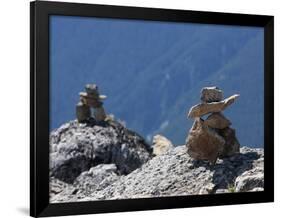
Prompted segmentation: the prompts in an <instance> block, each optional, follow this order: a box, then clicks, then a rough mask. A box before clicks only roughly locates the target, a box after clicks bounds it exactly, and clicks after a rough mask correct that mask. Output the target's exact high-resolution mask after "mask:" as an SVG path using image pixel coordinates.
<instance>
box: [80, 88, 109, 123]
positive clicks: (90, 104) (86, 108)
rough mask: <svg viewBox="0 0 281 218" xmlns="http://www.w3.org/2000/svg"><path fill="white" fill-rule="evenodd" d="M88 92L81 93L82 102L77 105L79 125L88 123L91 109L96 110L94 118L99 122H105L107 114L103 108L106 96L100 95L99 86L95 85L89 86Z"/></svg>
mask: <svg viewBox="0 0 281 218" xmlns="http://www.w3.org/2000/svg"><path fill="white" fill-rule="evenodd" d="M85 90H86V92H80V93H79V96H80V101H79V102H78V104H77V105H76V117H77V120H78V122H79V123H82V122H85V121H87V120H88V119H89V118H90V117H91V108H93V110H94V118H95V120H96V121H97V122H101V121H104V120H105V118H106V113H105V110H104V108H103V102H102V100H104V99H105V98H106V96H105V95H100V94H99V91H98V86H97V85H95V84H87V85H86V86H85Z"/></svg>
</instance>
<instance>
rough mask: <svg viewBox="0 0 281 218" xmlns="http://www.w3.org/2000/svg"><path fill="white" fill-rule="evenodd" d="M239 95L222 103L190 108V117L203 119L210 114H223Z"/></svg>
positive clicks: (203, 104)
mask: <svg viewBox="0 0 281 218" xmlns="http://www.w3.org/2000/svg"><path fill="white" fill-rule="evenodd" d="M238 97H239V95H237V94H235V95H232V96H230V97H228V98H226V99H225V100H223V101H220V102H212V103H201V104H197V105H195V106H193V107H192V108H190V110H189V113H188V117H190V118H195V117H202V116H204V115H206V114H208V113H214V112H221V111H223V110H224V109H225V108H227V107H228V106H229V105H231V104H232V103H233V102H234V101H235V99H236V98H238Z"/></svg>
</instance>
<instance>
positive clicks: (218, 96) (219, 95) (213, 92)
mask: <svg viewBox="0 0 281 218" xmlns="http://www.w3.org/2000/svg"><path fill="white" fill-rule="evenodd" d="M222 99H223V92H222V90H220V89H219V88H218V87H204V88H203V89H202V90H201V101H202V102H204V103H211V102H218V101H221V100H222Z"/></svg>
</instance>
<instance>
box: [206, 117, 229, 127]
mask: <svg viewBox="0 0 281 218" xmlns="http://www.w3.org/2000/svg"><path fill="white" fill-rule="evenodd" d="M204 124H205V125H207V126H209V127H211V128H214V129H224V128H226V127H229V126H230V125H231V122H230V121H229V120H228V119H227V118H226V117H225V116H224V115H223V114H222V113H212V114H211V115H210V116H208V117H207V119H206V120H205V121H204Z"/></svg>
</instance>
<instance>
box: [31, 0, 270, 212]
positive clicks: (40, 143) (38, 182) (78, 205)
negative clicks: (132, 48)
mask: <svg viewBox="0 0 281 218" xmlns="http://www.w3.org/2000/svg"><path fill="white" fill-rule="evenodd" d="M50 15H64V16H83V17H107V18H121V19H124V18H125V19H136V20H154V21H169V22H191V23H204V24H224V25H240V26H257V27H263V28H264V63H265V64H264V87H265V89H264V90H265V92H264V100H265V104H264V112H265V113H264V114H265V116H264V125H265V126H264V179H265V180H264V191H262V192H247V193H227V194H218V195H196V196H195V195H194V196H177V197H161V198H146V199H126V200H106V201H93V202H75V203H56V204H50V203H49V16H50ZM273 31H274V17H273V16H264V15H246V14H232V13H217V12H199V11H186V10H170V9H154V8H140V7H123V6H107V5H93V4H80V3H62V2H46V1H35V2H31V3H30V99H31V101H30V114H31V116H30V119H31V120H30V215H31V216H34V217H38V216H58V215H73V214H90V213H105V212H120V211H138V210H155V209H168V208H184V207H199V206H215V205H229V204H246V203H260V202H272V201H273V200H274V173H273V172H274V154H273V152H274V147H273V145H274V105H273V104H274V97H273V95H274V86H273V85H274V83H273V78H274V32H273Z"/></svg>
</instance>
